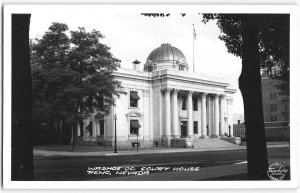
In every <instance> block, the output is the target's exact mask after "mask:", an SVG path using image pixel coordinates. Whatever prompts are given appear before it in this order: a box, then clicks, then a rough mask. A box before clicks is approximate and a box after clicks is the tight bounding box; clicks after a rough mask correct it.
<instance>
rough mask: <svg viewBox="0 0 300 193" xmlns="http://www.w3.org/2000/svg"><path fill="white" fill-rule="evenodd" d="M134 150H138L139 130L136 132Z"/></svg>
mask: <svg viewBox="0 0 300 193" xmlns="http://www.w3.org/2000/svg"><path fill="white" fill-rule="evenodd" d="M136 151H137V152H138V151H139V130H137V132H136Z"/></svg>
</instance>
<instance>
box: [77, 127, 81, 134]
mask: <svg viewBox="0 0 300 193" xmlns="http://www.w3.org/2000/svg"><path fill="white" fill-rule="evenodd" d="M80 136H81V133H80V125H79V124H77V137H80Z"/></svg>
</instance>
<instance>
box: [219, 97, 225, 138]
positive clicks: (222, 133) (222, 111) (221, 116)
mask: <svg viewBox="0 0 300 193" xmlns="http://www.w3.org/2000/svg"><path fill="white" fill-rule="evenodd" d="M224 102H225V98H224V95H221V98H220V122H221V124H220V133H221V135H222V136H224V134H225V120H224V108H225V106H224V104H225V103H224Z"/></svg>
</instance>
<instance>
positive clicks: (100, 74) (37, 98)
mask: <svg viewBox="0 0 300 193" xmlns="http://www.w3.org/2000/svg"><path fill="white" fill-rule="evenodd" d="M67 32H68V26H67V25H66V24H62V23H52V25H51V26H50V27H49V31H47V32H46V33H45V35H44V36H43V37H42V38H41V39H35V40H31V44H30V45H31V46H30V47H31V65H32V80H33V85H32V86H33V103H34V120H37V121H47V120H49V119H52V120H65V121H70V122H73V121H80V120H81V121H82V120H83V119H85V118H87V117H89V116H90V115H91V114H92V113H95V112H100V113H107V112H109V110H110V107H111V106H112V105H114V96H115V97H119V95H120V94H125V92H123V91H122V87H121V83H120V82H119V81H117V80H115V79H114V76H113V72H114V71H115V70H117V68H119V67H120V60H118V59H117V58H115V57H113V55H112V54H111V53H110V52H109V49H110V48H109V47H107V46H106V45H104V44H102V43H100V40H101V39H102V38H103V37H104V36H103V35H102V34H101V33H100V32H99V31H96V30H92V31H91V32H87V31H86V30H85V28H83V27H79V28H78V30H77V31H70V37H68V35H67V34H66V33H67Z"/></svg>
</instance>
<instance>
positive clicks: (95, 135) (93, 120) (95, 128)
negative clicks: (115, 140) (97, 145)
mask: <svg viewBox="0 0 300 193" xmlns="http://www.w3.org/2000/svg"><path fill="white" fill-rule="evenodd" d="M92 123H93V125H92V126H93V128H92V129H93V137H97V125H96V120H95V119H92Z"/></svg>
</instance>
